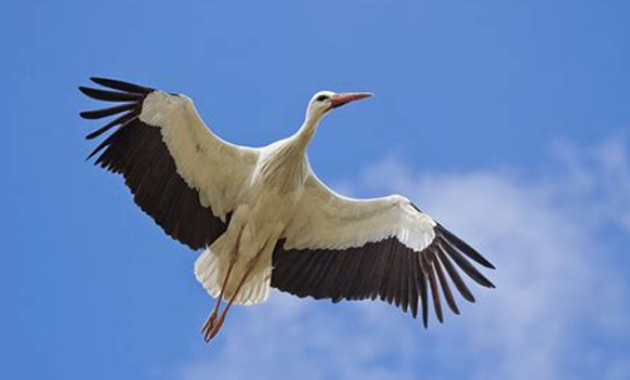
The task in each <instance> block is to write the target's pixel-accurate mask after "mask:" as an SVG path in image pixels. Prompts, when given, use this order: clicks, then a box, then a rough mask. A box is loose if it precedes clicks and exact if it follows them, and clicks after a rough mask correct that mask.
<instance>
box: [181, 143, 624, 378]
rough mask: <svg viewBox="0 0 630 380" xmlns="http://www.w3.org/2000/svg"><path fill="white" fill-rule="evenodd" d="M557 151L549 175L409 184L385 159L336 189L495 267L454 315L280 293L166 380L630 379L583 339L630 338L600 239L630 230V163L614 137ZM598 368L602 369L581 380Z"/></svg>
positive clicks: (450, 177)
mask: <svg viewBox="0 0 630 380" xmlns="http://www.w3.org/2000/svg"><path fill="white" fill-rule="evenodd" d="M555 151H556V152H560V154H559V159H558V160H557V162H556V163H555V165H556V167H555V168H551V169H550V168H547V169H545V171H544V172H542V173H540V176H539V177H537V178H528V179H526V180H525V179H521V178H519V177H518V175H517V174H516V173H512V174H505V173H503V172H502V173H494V172H483V171H479V172H471V173H464V174H446V175H444V174H428V175H427V174H416V173H415V172H414V171H413V170H412V169H411V168H410V167H408V166H406V165H405V164H404V163H402V162H400V160H396V159H386V160H383V161H381V162H379V163H377V164H376V165H374V166H372V167H371V168H369V169H368V170H366V171H365V172H364V174H363V175H362V176H361V177H360V178H358V179H356V180H355V181H353V182H350V183H344V187H345V188H346V189H347V190H352V189H353V188H362V189H365V188H366V187H370V186H371V185H370V184H375V183H377V184H384V185H381V186H379V187H378V188H375V187H374V186H371V188H369V189H366V191H376V192H391V191H395V192H400V193H403V194H408V195H409V196H410V198H412V199H413V200H415V201H417V203H418V205H419V206H420V207H421V208H423V209H424V210H425V211H427V212H429V213H430V214H432V215H433V216H434V217H436V218H437V219H439V220H440V221H441V222H443V223H444V224H446V225H447V226H449V227H450V228H451V229H452V230H454V231H455V232H457V233H458V234H459V235H461V236H464V237H466V239H467V240H468V241H470V242H471V243H473V245H475V246H476V247H477V248H479V250H480V251H482V252H484V253H485V254H486V255H487V256H488V257H489V258H490V259H491V260H492V261H493V262H494V263H495V264H496V266H497V268H498V269H497V271H495V272H491V273H489V275H490V277H491V278H492V279H493V281H494V282H495V284H496V285H497V289H495V290H490V291H486V290H484V289H479V288H475V289H474V292H475V293H476V295H477V296H478V297H477V298H478V302H477V304H476V305H470V306H468V305H463V302H462V301H460V304H461V305H462V306H463V313H462V314H463V315H462V316H460V317H454V316H448V317H447V320H446V323H445V325H444V326H435V324H434V325H433V326H432V327H431V328H430V330H429V331H425V330H424V329H423V328H422V327H421V324H420V323H419V322H418V321H414V320H411V318H409V316H408V315H403V314H402V313H400V312H399V311H398V310H396V309H394V308H392V307H391V306H388V305H383V304H373V303H345V304H343V307H341V306H338V305H332V304H330V303H327V302H326V303H322V302H314V301H312V300H307V301H305V300H299V299H295V298H293V297H290V296H287V295H284V294H280V293H277V292H276V293H274V294H273V295H272V298H271V301H270V302H268V303H267V304H265V305H262V306H257V307H253V308H243V309H240V310H238V311H235V312H234V314H233V315H232V316H231V319H230V320H228V321H227V325H226V327H225V328H224V331H222V336H221V337H220V338H219V340H217V341H216V342H213V343H212V344H216V345H217V347H216V350H215V351H214V352H213V354H212V356H210V357H208V355H207V351H206V350H204V351H203V352H199V353H198V354H197V356H196V358H195V359H193V360H192V361H191V362H190V363H185V364H184V365H183V366H182V367H181V368H180V369H178V370H177V371H175V373H173V377H176V378H182V379H184V380H201V379H208V378H220V379H242V378H246V377H249V378H251V377H254V378H271V377H274V378H300V379H323V378H326V379H354V378H361V379H368V380H369V379H375V380H376V379H392V378H395V379H412V378H418V377H420V376H421V377H422V378H425V379H447V378H452V377H455V376H457V378H460V379H488V378H490V379H493V378H503V379H516V380H518V379H521V378H523V379H525V378H527V379H529V378H537V379H558V378H563V379H567V378H590V377H591V375H592V374H597V375H598V376H600V377H603V378H609V379H619V378H624V376H625V375H627V374H628V366H627V363H626V362H624V361H623V358H622V357H621V358H620V357H619V356H620V354H619V353H615V352H612V353H608V352H606V349H605V347H604V348H603V347H601V346H597V345H594V344H589V342H591V341H592V340H593V339H592V338H593V336H596V337H597V339H598V340H605V341H606V340H607V341H615V342H616V341H627V339H628V338H629V337H630V336H629V333H628V332H627V322H628V320H629V319H628V317H629V314H628V307H627V305H626V302H624V301H625V300H627V299H628V298H627V296H628V290H629V289H628V283H627V281H624V279H623V278H622V277H621V276H620V274H622V273H621V272H620V270H619V269H618V268H615V260H614V256H613V255H614V254H615V251H614V247H607V246H605V245H603V244H601V243H600V241H601V233H603V230H605V229H606V228H607V227H609V226H611V225H614V226H616V227H617V228H620V229H623V228H630V195H629V194H630V160H628V154H627V151H626V150H625V148H624V146H623V145H622V144H621V143H620V142H618V140H614V139H613V140H610V141H607V142H605V143H604V144H601V145H598V146H596V147H592V148H587V149H584V148H578V147H575V146H572V145H570V144H566V143H563V144H560V143H558V144H556V146H555ZM622 226H625V227H622ZM626 274H627V270H626ZM473 286H474V285H473ZM615 334H616V335H615ZM619 334H622V335H621V336H620V335H619ZM589 360H590V361H589ZM624 363H626V364H624ZM595 367H596V368H601V369H602V370H601V372H600V371H597V372H593V373H590V375H589V370H591V371H592V370H593V368H595ZM580 368H583V370H580Z"/></svg>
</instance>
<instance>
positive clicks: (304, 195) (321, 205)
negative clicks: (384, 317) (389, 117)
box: [79, 78, 494, 342]
mask: <svg viewBox="0 0 630 380" xmlns="http://www.w3.org/2000/svg"><path fill="white" fill-rule="evenodd" d="M91 80H92V81H93V82H94V83H96V84H98V85H101V86H102V88H88V87H79V90H80V91H81V92H82V93H83V94H85V95H87V96H88V97H90V98H93V99H97V100H101V101H106V102H119V103H121V104H119V105H116V106H113V107H109V108H105V109H98V110H93V111H86V112H82V113H81V114H80V115H81V117H83V118H85V119H101V118H108V117H112V116H116V117H115V118H113V119H112V120H111V121H109V122H108V123H106V125H105V126H103V127H101V128H99V129H97V130H95V131H94V132H92V133H90V134H89V135H87V138H88V139H94V138H96V137H98V136H101V135H102V134H104V133H106V132H109V131H110V130H112V129H113V130H114V131H113V132H112V133H110V134H109V136H108V137H107V138H106V139H104V140H103V141H102V142H101V143H100V144H99V145H98V146H97V147H96V149H94V151H93V152H92V153H91V154H90V155H89V157H88V158H92V157H93V156H95V155H97V154H99V153H100V155H99V156H98V158H96V161H95V164H96V165H99V166H101V167H102V168H104V169H107V170H109V171H112V172H114V173H120V174H122V176H123V177H124V181H125V184H126V185H127V186H128V187H129V188H130V190H131V192H132V194H133V198H134V201H135V202H136V204H137V205H138V206H139V207H140V208H141V209H142V210H143V211H144V212H145V213H147V214H148V215H149V216H150V217H152V218H153V219H154V220H155V222H156V223H157V224H158V225H159V226H160V227H161V228H162V229H163V230H164V232H165V233H166V234H168V235H169V236H170V237H172V238H173V239H176V240H178V241H179V242H181V243H183V244H185V245H187V246H188V247H190V248H191V249H192V250H198V251H201V254H200V256H199V257H198V258H197V260H196V261H195V266H194V273H195V276H196V278H197V280H198V281H199V282H200V283H201V284H202V285H203V287H204V288H205V289H206V290H207V292H208V293H209V294H210V296H212V297H214V298H216V302H215V304H214V307H213V308H212V310H211V313H210V316H209V317H208V319H207V320H206V322H205V324H204V325H203V327H202V334H203V337H204V339H205V341H206V342H208V341H210V340H211V339H212V338H214V337H215V336H216V334H217V333H218V332H219V330H220V329H221V326H222V325H223V323H224V320H225V317H226V314H227V313H228V311H229V309H230V307H231V306H232V305H234V304H239V305H253V304H258V303H261V302H264V301H266V300H267V299H268V297H269V294H270V290H271V288H272V287H274V288H276V289H279V290H281V291H284V292H288V293H291V294H293V295H296V296H298V297H308V296H310V297H313V298H314V299H330V300H332V301H333V302H339V301H341V300H363V299H370V300H376V299H380V300H383V301H386V302H388V303H390V304H395V305H396V306H397V307H399V308H401V309H402V310H403V311H404V312H407V311H409V312H410V313H411V315H412V316H413V317H414V318H416V317H417V315H418V310H419V309H420V310H421V312H422V320H423V324H424V326H425V328H426V327H427V326H428V319H429V304H428V303H429V301H430V298H431V299H432V300H433V309H434V311H435V315H436V316H437V319H438V320H439V321H440V322H442V321H443V312H442V304H441V296H440V290H441V293H442V294H443V296H444V299H445V301H446V305H448V307H449V308H450V309H451V311H452V312H453V313H455V314H459V309H458V306H457V303H456V302H455V297H454V295H453V294H454V292H453V291H452V290H451V287H450V285H449V282H450V283H452V284H453V285H454V286H455V288H456V289H457V290H458V292H459V294H460V295H461V296H462V297H463V298H464V299H465V300H467V301H470V302H474V301H475V298H474V296H473V295H472V293H471V291H470V290H469V288H468V286H467V285H466V283H465V282H464V280H463V279H462V276H461V275H460V272H463V273H465V274H466V275H467V276H468V277H470V278H471V279H472V280H473V281H475V282H476V283H478V284H479V285H481V286H484V287H489V288H492V287H494V285H493V284H492V283H491V282H490V281H489V280H488V279H487V278H486V277H485V276H484V275H483V274H482V273H481V272H480V271H479V270H478V269H477V267H476V266H475V265H473V263H472V262H474V263H476V264H478V265H480V266H483V267H486V268H491V269H494V267H493V265H492V264H491V263H490V262H489V261H488V260H486V259H485V258H484V257H483V256H482V255H481V254H479V253H478V252H477V251H476V250H475V249H474V248H472V247H471V246H470V245H468V244H467V243H466V242H464V241H463V240H461V239H460V238H458V237H457V236H456V235H455V234H453V233H452V232H450V231H449V230H448V229H446V228H445V227H444V226H443V225H441V224H440V223H438V222H436V221H435V220H434V219H433V218H431V217H430V216H429V215H427V214H426V213H424V212H422V211H421V210H420V209H419V208H418V207H417V206H416V205H415V204H414V203H412V202H411V201H410V200H409V199H407V198H405V197H403V196H400V195H391V196H387V197H382V198H373V199H353V198H349V197H345V196H342V195H339V194H337V193H336V192H334V191H333V190H331V189H330V188H329V187H327V186H326V185H325V184H324V183H323V182H322V181H321V180H319V179H318V178H317V176H316V175H315V173H314V172H313V170H312V169H311V166H310V164H309V161H308V158H307V155H306V150H307V147H308V145H309V143H310V142H311V140H312V138H313V136H314V134H315V131H316V130H317V128H318V126H319V125H320V122H321V121H322V119H323V117H324V116H325V115H327V114H328V113H330V112H331V111H332V110H334V109H337V108H339V107H341V106H343V105H345V104H348V103H350V102H354V101H357V100H360V99H366V98H369V97H370V96H371V94H369V93H335V92H331V91H321V92H318V93H316V94H315V95H314V96H313V97H312V99H311V100H310V102H309V103H308V107H307V109H306V115H305V117H304V121H303V123H302V125H301V127H300V128H299V129H298V130H297V132H296V133H295V134H293V135H292V136H290V137H288V138H285V139H282V140H280V141H277V142H275V143H273V144H270V145H268V146H264V147H261V148H250V147H244V146H238V145H235V144H231V143H229V142H226V141H224V140H222V139H221V138H220V137H218V136H217V135H215V134H214V133H213V132H212V131H211V130H210V129H209V128H208V127H207V126H206V125H205V124H204V122H203V121H202V119H201V117H200V116H199V114H198V113H197V110H196V109H195V106H194V104H193V101H192V100H191V99H190V98H188V97H187V96H185V95H182V94H170V93H167V92H164V91H160V90H156V89H153V88H149V87H144V86H139V85H136V84H131V83H128V82H123V81H119V80H114V79H105V78H91ZM222 305H223V308H221V306H222Z"/></svg>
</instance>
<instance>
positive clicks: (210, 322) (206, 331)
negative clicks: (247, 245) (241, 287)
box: [201, 259, 236, 342]
mask: <svg viewBox="0 0 630 380" xmlns="http://www.w3.org/2000/svg"><path fill="white" fill-rule="evenodd" d="M235 263H236V259H232V260H230V265H229V267H228V269H227V273H226V274H225V278H224V279H223V284H222V285H221V292H220V293H219V297H217V302H216V304H215V305H214V309H213V310H212V313H211V314H210V316H209V317H208V319H207V320H206V323H204V325H203V327H202V328H201V333H202V334H203V335H204V339H205V340H206V342H207V341H209V340H210V339H209V338H208V336H209V335H210V332H211V331H212V329H213V328H214V321H215V320H216V319H217V315H218V314H219V305H221V300H222V299H223V294H224V293H225V288H226V286H227V284H228V281H229V280H230V274H231V273H232V269H233V268H234V264H235Z"/></svg>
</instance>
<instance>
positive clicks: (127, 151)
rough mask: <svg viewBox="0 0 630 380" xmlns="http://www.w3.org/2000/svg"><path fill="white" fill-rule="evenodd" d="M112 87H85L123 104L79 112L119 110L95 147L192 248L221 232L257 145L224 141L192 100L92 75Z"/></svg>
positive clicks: (145, 206) (92, 114)
mask: <svg viewBox="0 0 630 380" xmlns="http://www.w3.org/2000/svg"><path fill="white" fill-rule="evenodd" d="M91 79H92V81H93V82H95V83H97V84H100V85H102V86H104V87H107V88H109V89H112V90H114V91H112V90H103V89H93V88H87V87H80V88H79V89H80V90H81V92H83V93H84V94H85V95H87V96H89V97H91V98H94V99H97V100H102V101H109V102H122V103H123V104H122V105H119V106H115V107H111V108H106V109H100V110H95V111H86V112H82V113H81V116H82V117H83V118H86V119H101V118H106V117H110V116H114V115H117V117H116V118H115V119H113V120H112V121H110V122H109V123H107V124H106V125H105V126H104V127H102V128H100V129H98V130H96V131H94V132H92V133H91V134H89V135H88V136H87V138H88V139H93V138H95V137H98V136H100V135H102V134H103V133H105V132H107V131H109V130H110V129H112V128H116V130H115V131H114V132H113V133H112V134H111V135H109V136H108V137H107V138H106V139H105V140H104V141H103V142H102V143H101V144H100V145H99V146H97V147H96V149H95V150H94V151H93V152H92V153H91V154H90V156H89V158H91V157H93V156H94V155H96V154H97V153H99V152H102V153H101V154H100V156H99V157H98V158H97V159H96V164H97V165H100V166H101V167H103V168H105V169H107V170H110V171H112V172H115V173H120V174H122V175H123V177H124V178H125V183H126V184H127V186H128V187H129V188H130V189H131V191H132V193H133V195H134V200H135V202H136V203H137V204H138V206H140V208H142V210H144V211H145V212H146V213H147V214H149V215H150V216H151V217H152V218H153V219H154V220H155V222H156V223H157V224H158V225H160V227H162V229H163V230H164V231H165V232H166V233H167V234H168V235H170V236H171V237H173V238H174V239H177V240H179V241H180V242H182V243H184V244H186V245H187V246H189V247H190V248H192V249H201V248H204V247H206V246H208V245H210V244H212V242H213V241H214V240H215V239H216V238H217V237H218V236H220V235H221V234H222V233H223V232H224V231H225V229H226V226H227V223H229V219H230V216H231V212H232V211H233V210H234V208H235V207H236V205H237V204H238V201H239V190H240V189H242V184H243V183H244V182H245V181H247V180H248V179H249V177H250V176H251V173H252V170H253V168H254V165H255V163H256V160H257V158H258V151H257V150H256V149H253V148H247V147H240V146H237V145H233V144H230V143H228V142H225V141H223V140H221V139H220V138H219V137H217V136H216V135H214V134H213V133H212V132H211V131H210V129H208V128H207V127H206V125H205V124H204V123H203V121H202V120H201V118H200V116H199V115H198V113H197V111H196V109H195V107H194V104H193V102H192V100H190V99H189V98H188V97H186V96H184V95H176V94H168V93H165V92H162V91H159V90H154V89H152V88H148V87H143V86H139V85H135V84H131V83H127V82H122V81H118V80H113V79H104V78H91Z"/></svg>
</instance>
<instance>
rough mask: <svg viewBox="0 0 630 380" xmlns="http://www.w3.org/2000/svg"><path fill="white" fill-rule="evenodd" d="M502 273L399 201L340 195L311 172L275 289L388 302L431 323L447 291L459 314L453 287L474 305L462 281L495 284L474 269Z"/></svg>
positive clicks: (281, 251) (282, 248)
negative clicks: (430, 315) (430, 304)
mask: <svg viewBox="0 0 630 380" xmlns="http://www.w3.org/2000/svg"><path fill="white" fill-rule="evenodd" d="M470 260H472V261H474V262H475V263H477V264H480V265H481V266H484V267H487V268H494V267H493V266H492V264H490V262H488V261H487V260H486V259H485V258H484V257H483V256H481V255H480V254H479V253H478V252H477V251H476V250H474V249H473V248H472V247H470V246H469V245H468V244H466V243H465V242H464V241H462V240H461V239H459V238H458V237H457V236H455V235H454V234H453V233H451V232H450V231H448V230H447V229H446V228H444V227H443V226H442V225H440V224H439V223H437V222H435V221H434V220H433V219H432V218H431V217H429V216H428V215H427V214H425V213H423V212H422V211H420V210H419V209H418V208H417V207H416V206H415V205H413V204H412V203H411V202H410V201H409V200H408V199H406V198H404V197H401V196H398V195H393V196H389V197H384V198H375V199H365V200H362V199H352V198H347V197H343V196H341V195H339V194H336V193H335V192H334V191H332V190H331V189H329V188H328V187H326V185H324V184H323V183H322V182H320V180H319V179H318V178H317V177H316V176H315V175H314V174H312V173H311V176H310V178H309V179H308V180H307V183H306V188H305V191H304V195H303V197H302V199H301V201H300V203H299V205H298V208H297V210H296V213H295V216H294V218H293V220H292V221H291V223H290V225H289V226H288V227H287V230H286V232H285V234H284V239H283V240H281V241H280V242H279V243H278V245H277V246H276V249H275V251H274V256H273V266H274V269H273V272H272V279H271V285H272V286H274V287H276V288H278V289H279V290H282V291H285V292H289V293H291V294H294V295H297V296H299V297H306V296H311V297H313V298H315V299H332V301H333V302H338V301H340V300H342V299H346V300H361V299H372V300H374V299H376V298H380V299H381V300H383V301H387V302H388V303H390V304H391V303H395V304H396V306H398V307H400V308H401V309H402V310H403V311H405V312H406V311H407V310H411V313H412V315H413V317H414V318H415V317H416V316H417V314H418V308H419V305H418V304H419V302H420V303H421V308H422V315H423V322H424V325H425V326H427V324H428V301H429V293H430V295H431V298H432V299H433V308H434V309H435V313H436V315H437V318H438V320H439V321H440V322H442V321H443V314H442V305H441V301H440V299H441V297H440V289H441V292H442V293H443V295H444V298H445V299H446V303H447V305H448V306H449V308H450V309H451V310H452V311H453V312H454V313H455V314H459V309H458V307H457V304H456V302H455V297H454V296H453V292H452V291H451V288H450V285H449V282H452V283H453V284H454V285H455V288H456V289H457V290H458V291H459V293H460V294H461V295H462V296H463V297H464V298H465V299H466V300H468V301H470V302H474V300H475V299H474V297H473V295H472V293H471V292H470V290H469V289H468V287H467V285H466V283H465V282H464V280H463V279H462V277H461V275H460V271H462V272H463V273H465V274H466V275H467V276H468V277H470V278H471V279H472V280H473V281H475V282H477V283H478V284H480V285H482V286H485V287H494V285H493V284H492V283H491V282H490V281H489V280H488V279H487V278H486V277H485V276H484V275H483V274H481V272H479V270H477V268H476V267H475V266H474V265H473V264H472V263H471V261H470Z"/></svg>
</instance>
